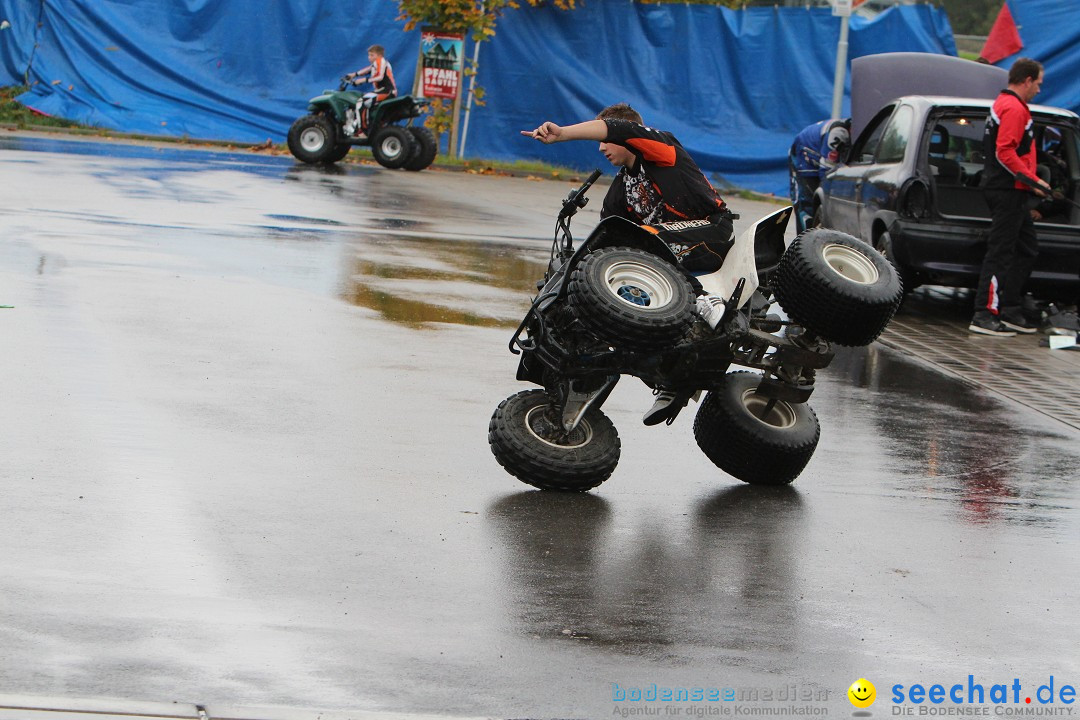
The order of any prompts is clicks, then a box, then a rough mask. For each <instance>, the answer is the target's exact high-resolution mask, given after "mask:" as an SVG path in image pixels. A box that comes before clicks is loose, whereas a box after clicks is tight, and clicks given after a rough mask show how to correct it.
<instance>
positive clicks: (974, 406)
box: [828, 347, 1077, 525]
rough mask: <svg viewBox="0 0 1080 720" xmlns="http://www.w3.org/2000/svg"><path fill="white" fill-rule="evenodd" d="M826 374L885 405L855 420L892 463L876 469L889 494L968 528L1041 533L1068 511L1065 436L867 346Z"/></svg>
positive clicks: (1070, 472) (1069, 466) (1069, 464)
mask: <svg viewBox="0 0 1080 720" xmlns="http://www.w3.org/2000/svg"><path fill="white" fill-rule="evenodd" d="M828 372H829V378H830V379H831V380H832V381H834V382H835V381H837V380H840V381H841V382H842V381H843V380H846V381H847V382H849V383H851V384H852V385H853V386H854V387H858V388H873V389H874V390H875V391H876V392H877V393H878V394H879V396H880V397H882V398H885V399H886V400H885V401H884V402H881V403H879V404H877V405H876V406H875V407H873V409H872V411H868V412H866V413H865V419H867V420H869V421H870V422H872V423H873V426H874V428H875V430H876V433H875V434H876V436H877V438H878V441H879V443H880V445H881V447H882V448H883V449H884V451H885V452H886V453H887V454H888V455H889V456H891V457H892V458H893V461H892V462H890V463H888V465H887V467H885V468H884V469H887V470H888V471H889V475H890V476H891V477H892V482H893V486H894V490H895V491H896V492H900V493H904V494H911V495H913V496H917V497H928V498H930V499H934V500H944V501H948V502H953V503H956V504H957V507H958V512H959V513H960V515H961V517H962V518H963V519H964V520H966V521H968V522H973V523H994V522H1008V523H1020V524H1042V525H1051V524H1053V523H1055V522H1056V521H1057V518H1058V513H1057V512H1056V511H1057V510H1061V509H1064V508H1068V507H1069V501H1068V498H1069V497H1071V494H1072V491H1071V488H1070V485H1071V483H1070V482H1069V481H1070V480H1075V479H1076V478H1077V469H1076V467H1075V456H1074V455H1073V454H1072V453H1071V452H1069V443H1070V438H1071V437H1072V433H1071V431H1069V430H1068V429H1067V428H1064V427H1062V428H1061V430H1060V432H1053V428H1054V427H1055V426H1053V425H1051V426H1050V430H1048V429H1047V428H1045V427H1039V426H1034V427H1033V426H1031V425H1025V424H1018V423H1017V422H1015V413H1014V410H1013V408H1012V407H1010V406H1009V404H1007V403H1003V402H1001V401H999V400H997V399H996V398H995V397H994V396H992V395H987V394H986V393H985V392H984V391H983V390H981V389H980V388H978V387H974V386H969V385H963V384H958V383H957V382H956V381H955V380H954V379H952V378H950V377H948V376H947V375H943V374H941V373H939V372H937V371H935V370H932V369H928V368H925V367H922V366H918V365H914V366H913V365H912V364H911V363H910V362H909V361H907V360H906V359H904V358H902V357H900V356H897V355H895V354H893V353H891V352H888V351H881V350H879V349H877V348H873V347H871V348H867V349H845V350H844V351H842V352H840V353H838V354H837V357H836V360H835V361H834V362H833V364H832V365H831V366H830V367H829V370H828Z"/></svg>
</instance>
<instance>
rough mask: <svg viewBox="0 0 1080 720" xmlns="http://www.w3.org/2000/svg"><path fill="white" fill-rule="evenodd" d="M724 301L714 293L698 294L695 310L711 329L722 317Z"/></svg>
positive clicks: (714, 327)
mask: <svg viewBox="0 0 1080 720" xmlns="http://www.w3.org/2000/svg"><path fill="white" fill-rule="evenodd" d="M724 308H725V305H724V301H723V300H721V299H720V298H718V297H716V296H715V295H698V299H697V311H698V315H700V316H701V319H702V320H704V321H705V322H707V323H709V327H711V328H712V329H713V330H715V329H716V326H717V325H719V324H720V321H721V320H723V319H724Z"/></svg>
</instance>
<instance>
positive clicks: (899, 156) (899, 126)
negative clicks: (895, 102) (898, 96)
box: [876, 105, 915, 163]
mask: <svg viewBox="0 0 1080 720" xmlns="http://www.w3.org/2000/svg"><path fill="white" fill-rule="evenodd" d="M914 115H915V110H914V109H913V108H912V107H911V106H910V105H901V106H900V107H898V108H896V112H894V113H893V116H892V117H891V118H889V122H888V123H886V124H885V129H884V131H883V132H882V133H881V142H880V143H878V149H877V156H876V161H877V162H879V163H897V162H900V161H901V160H903V159H904V151H905V150H907V146H908V140H910V139H911V120H912V118H913V117H914Z"/></svg>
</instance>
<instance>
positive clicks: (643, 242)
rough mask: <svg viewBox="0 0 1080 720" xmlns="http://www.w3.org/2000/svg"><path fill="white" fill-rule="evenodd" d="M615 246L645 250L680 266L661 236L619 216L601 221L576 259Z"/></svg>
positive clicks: (579, 250)
mask: <svg viewBox="0 0 1080 720" xmlns="http://www.w3.org/2000/svg"><path fill="white" fill-rule="evenodd" d="M614 246H618V247H631V248H637V249H639V250H644V251H646V252H649V253H652V254H653V255H656V256H658V257H661V258H663V259H664V260H667V261H668V262H669V263H671V264H672V265H674V266H676V267H678V265H679V258H678V257H676V255H675V253H674V252H673V251H672V249H671V248H670V247H669V246H668V244H667V243H666V242H664V241H663V240H661V239H660V238H659V236H657V235H656V234H655V233H652V232H649V231H648V230H646V229H645V228H644V227H642V226H641V225H638V224H637V223H634V222H631V221H629V220H627V219H626V218H623V217H618V216H613V217H609V218H604V219H603V220H601V221H600V224H599V225H597V226H596V227H595V228H594V229H593V231H592V234H590V235H589V238H588V240H586V241H585V242H583V243H582V244H581V247H580V248H578V251H577V252H576V253H574V258H575V260H576V259H578V258H579V257H580V256H582V255H584V254H585V253H588V252H594V251H596V250H599V249H600V248H605V247H614ZM571 262H573V261H571Z"/></svg>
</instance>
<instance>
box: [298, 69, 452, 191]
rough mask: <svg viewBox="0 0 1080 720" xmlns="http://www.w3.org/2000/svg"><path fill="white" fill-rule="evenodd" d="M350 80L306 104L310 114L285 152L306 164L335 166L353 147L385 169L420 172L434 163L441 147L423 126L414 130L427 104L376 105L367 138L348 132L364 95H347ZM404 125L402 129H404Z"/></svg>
mask: <svg viewBox="0 0 1080 720" xmlns="http://www.w3.org/2000/svg"><path fill="white" fill-rule="evenodd" d="M353 80H354V77H353V76H350V75H346V76H344V77H342V78H341V81H340V85H339V86H338V89H337V90H324V91H323V93H322V94H321V95H319V96H317V97H313V98H311V100H309V101H308V114H307V115H304V116H303V117H301V118H299V119H298V120H297V121H296V122H294V123H293V124H292V127H290V128H289V137H288V141H289V152H291V153H292V154H293V157H295V158H296V159H297V160H300V161H301V162H305V163H311V164H319V163H335V162H337V161H338V160H341V159H342V158H343V157H345V156H346V155H347V154H348V153H349V150H351V149H352V147H353V146H354V145H357V146H363V145H368V146H370V147H371V154H372V155H374V156H375V160H376V161H377V162H378V163H379V164H380V165H382V166H383V167H386V168H390V169H397V168H405V169H406V170H423V169H424V168H426V167H428V166H429V165H431V163H432V162H434V161H435V156H436V155H437V154H438V152H439V144H438V141H437V140H436V139H435V134H434V133H433V132H431V130H429V129H428V128H426V127H424V126H423V125H412V122H413V118H418V117H420V116H421V114H422V113H423V112H424V110H425V109H426V106H427V104H428V102H429V101H428V100H425V99H423V98H414V97H413V96H411V95H403V96H401V97H391V98H387V99H386V100H383V101H382V102H377V103H375V104H374V105H373V106H372V107H371V109H370V110H369V112H368V118H367V127H366V128H365V130H364V132H365V135H366V136H355V135H353V134H352V133H348V132H346V128H347V127H348V126H349V125H350V124H351V123H350V121H351V117H350V116H352V114H353V112H354V110H353V109H354V108H355V107H356V104H357V102H358V101H360V100H362V93H359V92H357V91H355V90H347V89H346V88H348V87H349V86H351V85H352V84H353ZM403 122H404V123H405V124H402V123H403Z"/></svg>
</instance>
